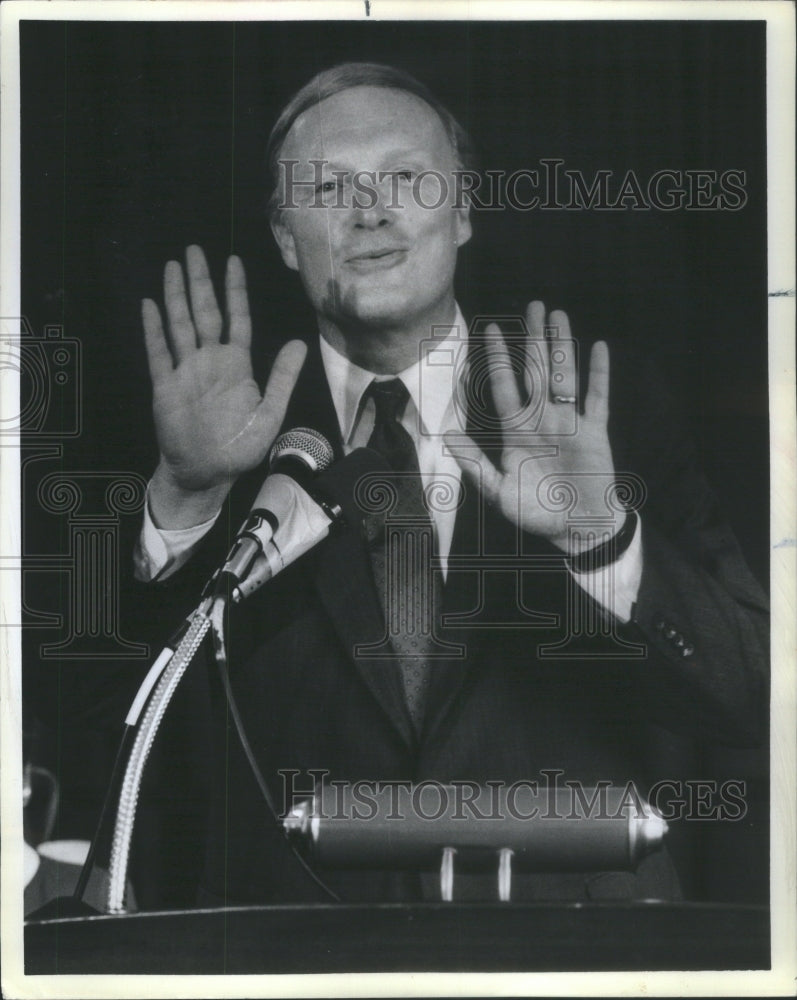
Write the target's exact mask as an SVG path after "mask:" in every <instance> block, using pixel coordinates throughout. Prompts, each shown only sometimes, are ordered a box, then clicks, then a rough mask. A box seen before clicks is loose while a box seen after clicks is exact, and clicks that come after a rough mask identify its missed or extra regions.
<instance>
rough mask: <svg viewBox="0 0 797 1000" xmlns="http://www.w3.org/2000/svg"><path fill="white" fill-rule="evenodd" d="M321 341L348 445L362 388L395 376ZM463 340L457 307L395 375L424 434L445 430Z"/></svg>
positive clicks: (331, 387)
mask: <svg viewBox="0 0 797 1000" xmlns="http://www.w3.org/2000/svg"><path fill="white" fill-rule="evenodd" d="M320 341H321V360H322V361H323V364H324V371H325V372H326V376H327V382H328V383H329V389H330V392H331V394H332V402H333V404H334V406H335V413H336V414H337V417H338V426H339V427H340V432H341V435H342V437H343V441H344V442H345V443H346V444H348V443H349V442H350V441H351V438H352V435H353V433H354V430H355V427H356V425H357V419H358V417H359V414H360V407H361V401H362V397H363V393H364V392H365V390H366V389H367V388H368V386H369V385H370V384H371V382H373V380H374V379H377V380H378V381H387V380H388V379H390V378H393V377H394V376H392V375H390V376H388V375H376V374H375V373H374V372H369V371H367V369H365V368H361V367H360V366H359V365H356V364H354V363H353V362H352V361H349V359H348V358H346V357H344V355H342V354H341V353H340V352H339V351H337V350H336V349H335V348H334V347H332V345H331V344H328V343H327V341H326V340H324V338H323V337H321V338H320ZM466 341H467V326H466V325H465V319H464V317H463V315H462V312H461V311H460V308H459V306H457V307H456V314H455V316H454V322H453V324H452V325H451V326H450V327H448V326H446V327H443V328H437V329H436V330H435V336H434V339H433V340H430V341H427V342H425V343H424V345H423V352H422V356H421V357H420V358H419V360H418V361H416V362H415V363H414V364H412V365H410V367H409V368H405V369H404V371H402V372H399V373H398V374H397V376H395V377H396V378H400V379H401V381H402V382H403V383H404V385H405V386H406V387H407V391H408V392H409V394H410V398H411V399H412V402H413V403H414V405H415V409H416V410H417V412H418V414H419V415H420V417H421V421H420V422H421V425H422V426H421V429H422V430H423V431H424V432H425V433H427V434H439V433H440V432H441V430H442V429H444V428H443V422H444V420H445V417H446V414H447V412H448V410H449V407H450V405H451V401H452V397H453V392H454V379H453V376H454V373H455V371H456V365H455V359H456V357H457V352H458V351H459V350H461V347H462V345H463V344H464V343H466Z"/></svg>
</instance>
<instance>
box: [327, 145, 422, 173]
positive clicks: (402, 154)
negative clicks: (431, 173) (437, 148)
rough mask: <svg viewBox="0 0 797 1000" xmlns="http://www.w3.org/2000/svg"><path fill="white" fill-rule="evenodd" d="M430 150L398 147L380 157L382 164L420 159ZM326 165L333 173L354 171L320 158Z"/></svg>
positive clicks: (349, 167) (348, 167)
mask: <svg viewBox="0 0 797 1000" xmlns="http://www.w3.org/2000/svg"><path fill="white" fill-rule="evenodd" d="M428 153H429V150H428V148H427V147H425V146H419V147H413V148H412V149H406V148H405V147H403V146H397V147H396V148H395V149H389V150H387V151H386V152H384V153H382V154H381V155H380V162H381V163H389V162H391V161H395V160H396V159H398V160H402V159H408V160H410V159H418V158H423V157H425V156H427V155H428ZM318 159H321V160H322V162H323V165H324V168H325V169H328V170H329V171H330V172H332V171H341V172H345V173H348V172H349V171H351V170H352V167H351V166H344V165H343V164H340V163H337V162H336V161H335V160H326V159H324V158H323V157H319V158H318Z"/></svg>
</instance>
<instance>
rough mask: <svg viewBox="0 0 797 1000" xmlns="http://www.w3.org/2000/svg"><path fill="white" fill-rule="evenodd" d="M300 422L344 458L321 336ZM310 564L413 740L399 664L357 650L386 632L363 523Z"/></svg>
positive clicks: (382, 701) (376, 688) (387, 705)
mask: <svg viewBox="0 0 797 1000" xmlns="http://www.w3.org/2000/svg"><path fill="white" fill-rule="evenodd" d="M296 426H307V427H311V428H313V429H314V430H317V431H320V432H321V433H322V434H323V435H324V436H325V437H326V438H327V439H328V441H329V443H330V444H331V445H332V449H333V451H334V454H335V460H338V459H340V458H342V457H343V441H342V438H341V434H340V428H339V426H338V418H337V414H336V412H335V406H334V404H333V402H332V395H331V393H330V391H329V385H328V383H327V379H326V373H325V371H324V364H323V361H322V359H321V351H320V348H319V346H318V341H317V340H315V341H314V342H313V343H312V344H310V345H309V349H308V352H307V360H306V361H305V363H304V367H303V368H302V373H301V376H300V378H299V381H298V383H297V385H296V389H295V390H294V393H293V396H292V397H291V403H290V405H289V408H288V412H287V415H286V418H285V423H284V429H289V428H291V427H296ZM307 567H308V572H309V575H310V577H311V578H312V582H313V586H314V587H315V589H316V591H317V593H318V596H319V598H320V600H321V603H322V604H323V605H324V608H325V610H326V612H327V614H328V615H329V618H330V620H331V622H332V624H333V625H334V628H335V631H336V632H337V634H338V637H339V638H340V641H341V642H342V644H343V647H344V649H345V650H346V654H347V657H348V659H349V660H351V662H352V664H353V666H354V668H355V669H356V670H357V671H358V672H359V674H360V676H361V677H362V679H363V681H364V682H365V684H366V685H367V686H368V688H369V690H370V691H371V693H372V694H373V696H374V698H375V699H376V701H377V702H378V703H379V705H380V707H381V709H382V710H383V711H384V713H385V714H386V716H387V718H388V719H389V720H390V722H391V724H392V725H393V727H394V728H395V729H396V730H397V732H398V733H399V734H400V736H401V737H402V738H403V739H404V741H405V742H406V743H407V744H409V745H413V743H414V742H415V740H416V736H415V733H414V729H413V725H412V720H411V718H410V715H409V711H408V709H407V705H406V700H405V698H404V691H403V687H402V684H401V678H400V677H399V672H398V670H396V669H395V664H394V663H393V662H392V661H391V660H389V659H376V658H368V657H365V656H362V655H358V654H357V648H358V647H359V646H364V645H366V646H367V645H373V644H376V643H378V642H379V641H380V640H381V639H382V638H383V637H384V635H385V624H384V614H383V611H382V608H381V607H380V603H379V597H378V595H377V592H376V586H375V584H374V579H373V572H372V569H371V561H370V557H369V555H368V549H367V547H366V544H365V542H364V540H363V537H362V533H361V531H360V530H359V526H357V527H353V526H351V527H344V528H341V529H340V530H338V531H335V532H333V533H332V535H331V536H330V537H329V538H328V539H326V541H325V542H324V543H323V545H319V546H317V548H315V549H313V550H312V552H311V553H310V554H309V556H308V558H307Z"/></svg>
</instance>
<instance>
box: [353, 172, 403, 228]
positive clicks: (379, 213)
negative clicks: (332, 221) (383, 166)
mask: <svg viewBox="0 0 797 1000" xmlns="http://www.w3.org/2000/svg"><path fill="white" fill-rule="evenodd" d="M361 184H362V190H361V191H359V192H357V193H355V195H354V200H353V208H354V225H355V228H357V229H379V228H384V227H385V226H390V225H392V223H393V221H394V213H395V208H391V207H389V205H390V192H389V190H385V185H384V184H377V183H376V182H375V179H374V178H373V177H370V178H369V179H368V182H364V181H361Z"/></svg>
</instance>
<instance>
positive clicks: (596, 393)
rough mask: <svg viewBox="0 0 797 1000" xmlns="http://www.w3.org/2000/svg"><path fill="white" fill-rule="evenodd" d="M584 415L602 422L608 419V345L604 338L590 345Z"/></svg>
mask: <svg viewBox="0 0 797 1000" xmlns="http://www.w3.org/2000/svg"><path fill="white" fill-rule="evenodd" d="M584 416H585V417H592V418H593V419H594V420H600V421H602V422H603V423H605V422H606V421H607V420H608V419H609V346H608V344H607V343H606V341H605V340H598V341H596V342H595V343H594V344H593V345H592V352H591V354H590V356H589V385H588V386H587V395H586V397H585V399H584Z"/></svg>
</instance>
